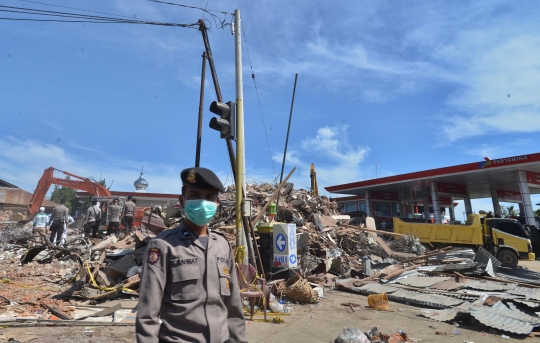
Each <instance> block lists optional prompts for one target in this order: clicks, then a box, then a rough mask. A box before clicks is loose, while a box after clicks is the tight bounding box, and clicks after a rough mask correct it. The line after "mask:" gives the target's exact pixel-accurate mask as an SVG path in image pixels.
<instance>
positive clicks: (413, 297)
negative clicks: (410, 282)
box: [388, 289, 463, 308]
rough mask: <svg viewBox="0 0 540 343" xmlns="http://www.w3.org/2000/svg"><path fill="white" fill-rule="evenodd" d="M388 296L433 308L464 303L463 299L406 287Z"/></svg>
mask: <svg viewBox="0 0 540 343" xmlns="http://www.w3.org/2000/svg"><path fill="white" fill-rule="evenodd" d="M388 298H389V299H392V300H398V301H403V302H409V303H413V304H418V305H425V306H429V307H433V308H448V307H452V306H456V305H459V304H461V303H463V300H459V299H454V298H450V297H447V296H444V295H438V294H429V293H420V292H416V291H407V290H404V289H402V290H399V291H397V292H395V293H392V294H388Z"/></svg>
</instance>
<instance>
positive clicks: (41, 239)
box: [32, 207, 49, 245]
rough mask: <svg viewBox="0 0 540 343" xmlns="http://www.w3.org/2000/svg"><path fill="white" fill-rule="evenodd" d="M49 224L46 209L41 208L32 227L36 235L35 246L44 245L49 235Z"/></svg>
mask: <svg viewBox="0 0 540 343" xmlns="http://www.w3.org/2000/svg"><path fill="white" fill-rule="evenodd" d="M48 223H49V217H48V216H47V214H46V213H45V207H40V208H39V213H38V214H36V215H35V217H34V224H33V225H32V228H33V230H32V233H33V234H34V245H35V244H38V243H40V244H44V243H45V237H46V235H47V224H48Z"/></svg>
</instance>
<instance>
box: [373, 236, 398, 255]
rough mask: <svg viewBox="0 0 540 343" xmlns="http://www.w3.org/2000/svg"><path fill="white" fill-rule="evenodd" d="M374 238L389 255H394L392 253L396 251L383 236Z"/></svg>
mask: <svg viewBox="0 0 540 343" xmlns="http://www.w3.org/2000/svg"><path fill="white" fill-rule="evenodd" d="M374 239H375V241H377V243H379V245H380V246H381V248H382V249H383V250H384V251H385V252H386V253H387V254H388V257H390V256H392V253H393V252H394V251H393V250H392V249H390V247H389V246H388V244H386V242H385V241H384V240H383V239H382V238H381V237H379V236H376V237H375V238H374Z"/></svg>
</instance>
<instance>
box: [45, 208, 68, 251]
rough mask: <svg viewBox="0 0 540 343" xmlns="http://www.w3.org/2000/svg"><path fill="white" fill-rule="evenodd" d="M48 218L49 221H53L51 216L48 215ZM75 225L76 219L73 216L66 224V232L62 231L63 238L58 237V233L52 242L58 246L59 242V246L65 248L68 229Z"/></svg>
mask: <svg viewBox="0 0 540 343" xmlns="http://www.w3.org/2000/svg"><path fill="white" fill-rule="evenodd" d="M47 217H48V218H49V220H51V215H50V214H48V215H47ZM73 223H75V219H73V217H72V216H68V222H67V223H64V231H62V236H61V237H60V236H58V233H57V234H56V236H54V237H53V239H52V240H51V243H52V244H56V240H59V242H58V245H59V246H63V245H64V244H65V243H66V238H67V232H68V227H69V226H70V225H71V224H73Z"/></svg>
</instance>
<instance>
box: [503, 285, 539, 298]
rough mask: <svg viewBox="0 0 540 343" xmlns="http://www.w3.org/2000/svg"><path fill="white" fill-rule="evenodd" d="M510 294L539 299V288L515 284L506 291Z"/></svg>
mask: <svg viewBox="0 0 540 343" xmlns="http://www.w3.org/2000/svg"><path fill="white" fill-rule="evenodd" d="M508 293H510V294H515V295H521V296H524V297H525V298H527V299H535V300H540V288H531V287H524V286H517V287H516V288H514V289H511V290H509V291H508Z"/></svg>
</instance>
